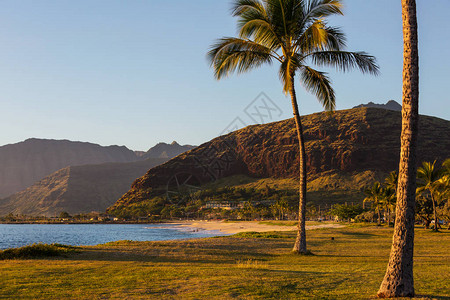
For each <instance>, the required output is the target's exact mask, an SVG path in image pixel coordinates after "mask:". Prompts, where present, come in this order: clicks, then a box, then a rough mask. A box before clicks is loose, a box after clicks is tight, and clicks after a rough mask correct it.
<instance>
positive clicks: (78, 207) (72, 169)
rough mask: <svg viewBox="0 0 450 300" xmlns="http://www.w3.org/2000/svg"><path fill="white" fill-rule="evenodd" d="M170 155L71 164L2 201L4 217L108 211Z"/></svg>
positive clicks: (0, 201)
mask: <svg viewBox="0 0 450 300" xmlns="http://www.w3.org/2000/svg"><path fill="white" fill-rule="evenodd" d="M165 161H167V159H166V158H152V159H147V160H144V161H136V162H128V163H105V164H100V165H83V166H69V167H66V168H63V169H60V170H58V171H56V172H54V173H52V174H51V175H49V176H47V177H45V178H44V179H42V180H40V181H38V182H36V183H35V184H34V185H32V186H31V187H29V188H27V189H26V190H24V191H22V192H19V193H16V194H14V195H12V196H10V197H8V198H6V199H3V200H0V216H1V215H7V214H9V213H13V214H25V215H40V216H47V217H49V216H57V215H59V214H60V213H61V212H63V211H66V212H68V213H70V214H77V213H89V212H92V211H97V212H104V211H105V210H106V208H108V207H109V206H111V205H112V204H114V202H115V201H116V200H117V199H118V198H119V197H121V196H122V195H123V194H124V193H125V192H126V191H127V190H128V189H129V188H130V185H131V183H132V182H133V181H134V180H135V179H136V178H137V177H140V176H142V175H143V174H145V172H147V170H148V169H150V168H152V167H154V166H156V165H159V164H161V163H164V162H165Z"/></svg>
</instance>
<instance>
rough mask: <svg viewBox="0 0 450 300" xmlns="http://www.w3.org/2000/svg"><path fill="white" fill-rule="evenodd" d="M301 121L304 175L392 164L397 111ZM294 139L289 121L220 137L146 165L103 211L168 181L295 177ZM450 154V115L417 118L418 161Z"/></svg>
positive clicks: (165, 187) (148, 194) (163, 189)
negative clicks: (449, 118)
mask: <svg viewBox="0 0 450 300" xmlns="http://www.w3.org/2000/svg"><path fill="white" fill-rule="evenodd" d="M302 122H303V126H304V127H303V128H304V135H305V139H306V152H307V169H308V174H309V179H310V180H314V179H316V178H318V177H319V176H320V174H325V173H327V172H331V171H332V172H336V173H339V174H350V175H351V174H356V173H361V172H366V171H368V170H369V171H375V172H382V173H387V172H389V171H392V170H395V169H397V168H398V161H399V153H400V131H401V113H400V112H397V111H391V110H386V109H379V108H366V107H362V108H355V109H350V110H343V111H337V112H335V113H333V114H329V113H316V114H312V115H308V116H304V117H302ZM297 143H298V142H297V138H296V132H295V125H294V121H293V119H289V120H284V121H280V122H275V123H270V124H264V125H254V126H249V127H246V128H243V129H241V130H238V131H235V132H232V133H230V134H227V135H224V136H220V137H218V138H215V139H213V140H211V141H210V142H207V143H205V144H203V145H200V146H199V147H197V148H195V149H193V150H191V151H189V152H186V153H183V154H181V155H179V156H177V157H176V158H174V159H172V160H170V161H168V162H167V163H165V164H163V165H160V166H157V167H155V168H153V169H150V170H149V171H148V172H147V173H146V174H145V175H144V176H142V177H141V178H139V179H137V180H136V181H135V182H134V183H133V185H132V187H131V189H130V190H129V191H128V192H127V193H126V194H125V195H123V196H122V197H121V198H120V199H119V200H118V201H117V202H116V203H115V204H114V205H113V206H112V207H110V208H109V211H110V212H114V211H115V210H117V209H119V210H120V209H121V208H123V207H126V206H128V205H130V204H134V203H139V202H142V201H145V200H148V199H151V198H153V197H155V196H158V195H162V194H165V193H167V192H168V191H169V190H170V188H171V186H175V187H176V186H179V185H185V186H200V185H203V184H207V183H211V182H213V181H215V180H218V179H221V178H225V177H229V176H233V175H238V174H244V175H247V176H251V177H255V178H268V177H272V178H297V177H298V172H299V169H298V163H297V162H298V145H297ZM448 157H450V121H446V120H442V119H439V118H435V117H428V116H421V117H420V134H419V145H418V161H419V162H420V161H423V160H428V161H434V160H435V159H437V160H443V159H445V158H448ZM354 188H355V189H358V191H360V188H361V187H356V186H355V187H354Z"/></svg>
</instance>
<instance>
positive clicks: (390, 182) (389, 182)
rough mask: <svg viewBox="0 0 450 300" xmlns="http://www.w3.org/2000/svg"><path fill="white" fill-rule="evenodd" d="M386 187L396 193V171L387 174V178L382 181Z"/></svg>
mask: <svg viewBox="0 0 450 300" xmlns="http://www.w3.org/2000/svg"><path fill="white" fill-rule="evenodd" d="M384 184H385V185H386V187H388V188H391V189H393V190H394V191H395V193H397V184H398V174H397V172H396V171H392V172H391V173H389V175H388V177H386V179H385V180H384Z"/></svg>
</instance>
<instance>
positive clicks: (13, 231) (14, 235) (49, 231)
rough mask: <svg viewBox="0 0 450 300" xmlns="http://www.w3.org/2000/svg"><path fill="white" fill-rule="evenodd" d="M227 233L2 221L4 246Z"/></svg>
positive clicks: (164, 226)
mask: <svg viewBox="0 0 450 300" xmlns="http://www.w3.org/2000/svg"><path fill="white" fill-rule="evenodd" d="M218 235H224V234H223V233H221V232H218V231H206V230H199V231H198V232H195V231H194V229H193V228H189V227H180V226H179V225H177V224H139V225H137V224H58V225H53V224H51V225H50V224H48V225H47V224H45V225H44V224H42V225H41V224H39V225H37V224H17V225H16V224H0V249H6V248H12V247H21V246H25V245H29V244H33V243H48V244H50V243H61V244H67V245H73V246H80V245H97V244H102V243H107V242H112V241H119V240H133V241H165V240H177V239H187V238H202V237H211V236H218Z"/></svg>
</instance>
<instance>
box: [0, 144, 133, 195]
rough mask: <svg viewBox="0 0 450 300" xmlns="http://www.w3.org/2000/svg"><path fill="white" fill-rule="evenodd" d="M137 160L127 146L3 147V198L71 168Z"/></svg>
mask: <svg viewBox="0 0 450 300" xmlns="http://www.w3.org/2000/svg"><path fill="white" fill-rule="evenodd" d="M136 160H138V157H137V156H136V154H135V153H134V152H133V151H131V150H129V149H128V148H126V147H124V146H121V147H119V146H108V147H103V146H100V145H97V144H91V143H83V142H72V141H67V140H43V139H28V140H26V141H24V142H20V143H17V144H10V145H5V146H2V147H0V166H1V168H0V198H1V197H5V196H8V195H11V194H13V193H15V192H18V191H21V190H23V189H25V188H27V187H29V186H30V185H32V184H33V183H35V182H36V181H38V180H40V179H42V178H44V177H45V176H47V175H49V174H51V173H53V172H55V171H57V170H59V169H61V168H65V167H67V166H77V165H86V164H101V163H107V162H132V161H136Z"/></svg>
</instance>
